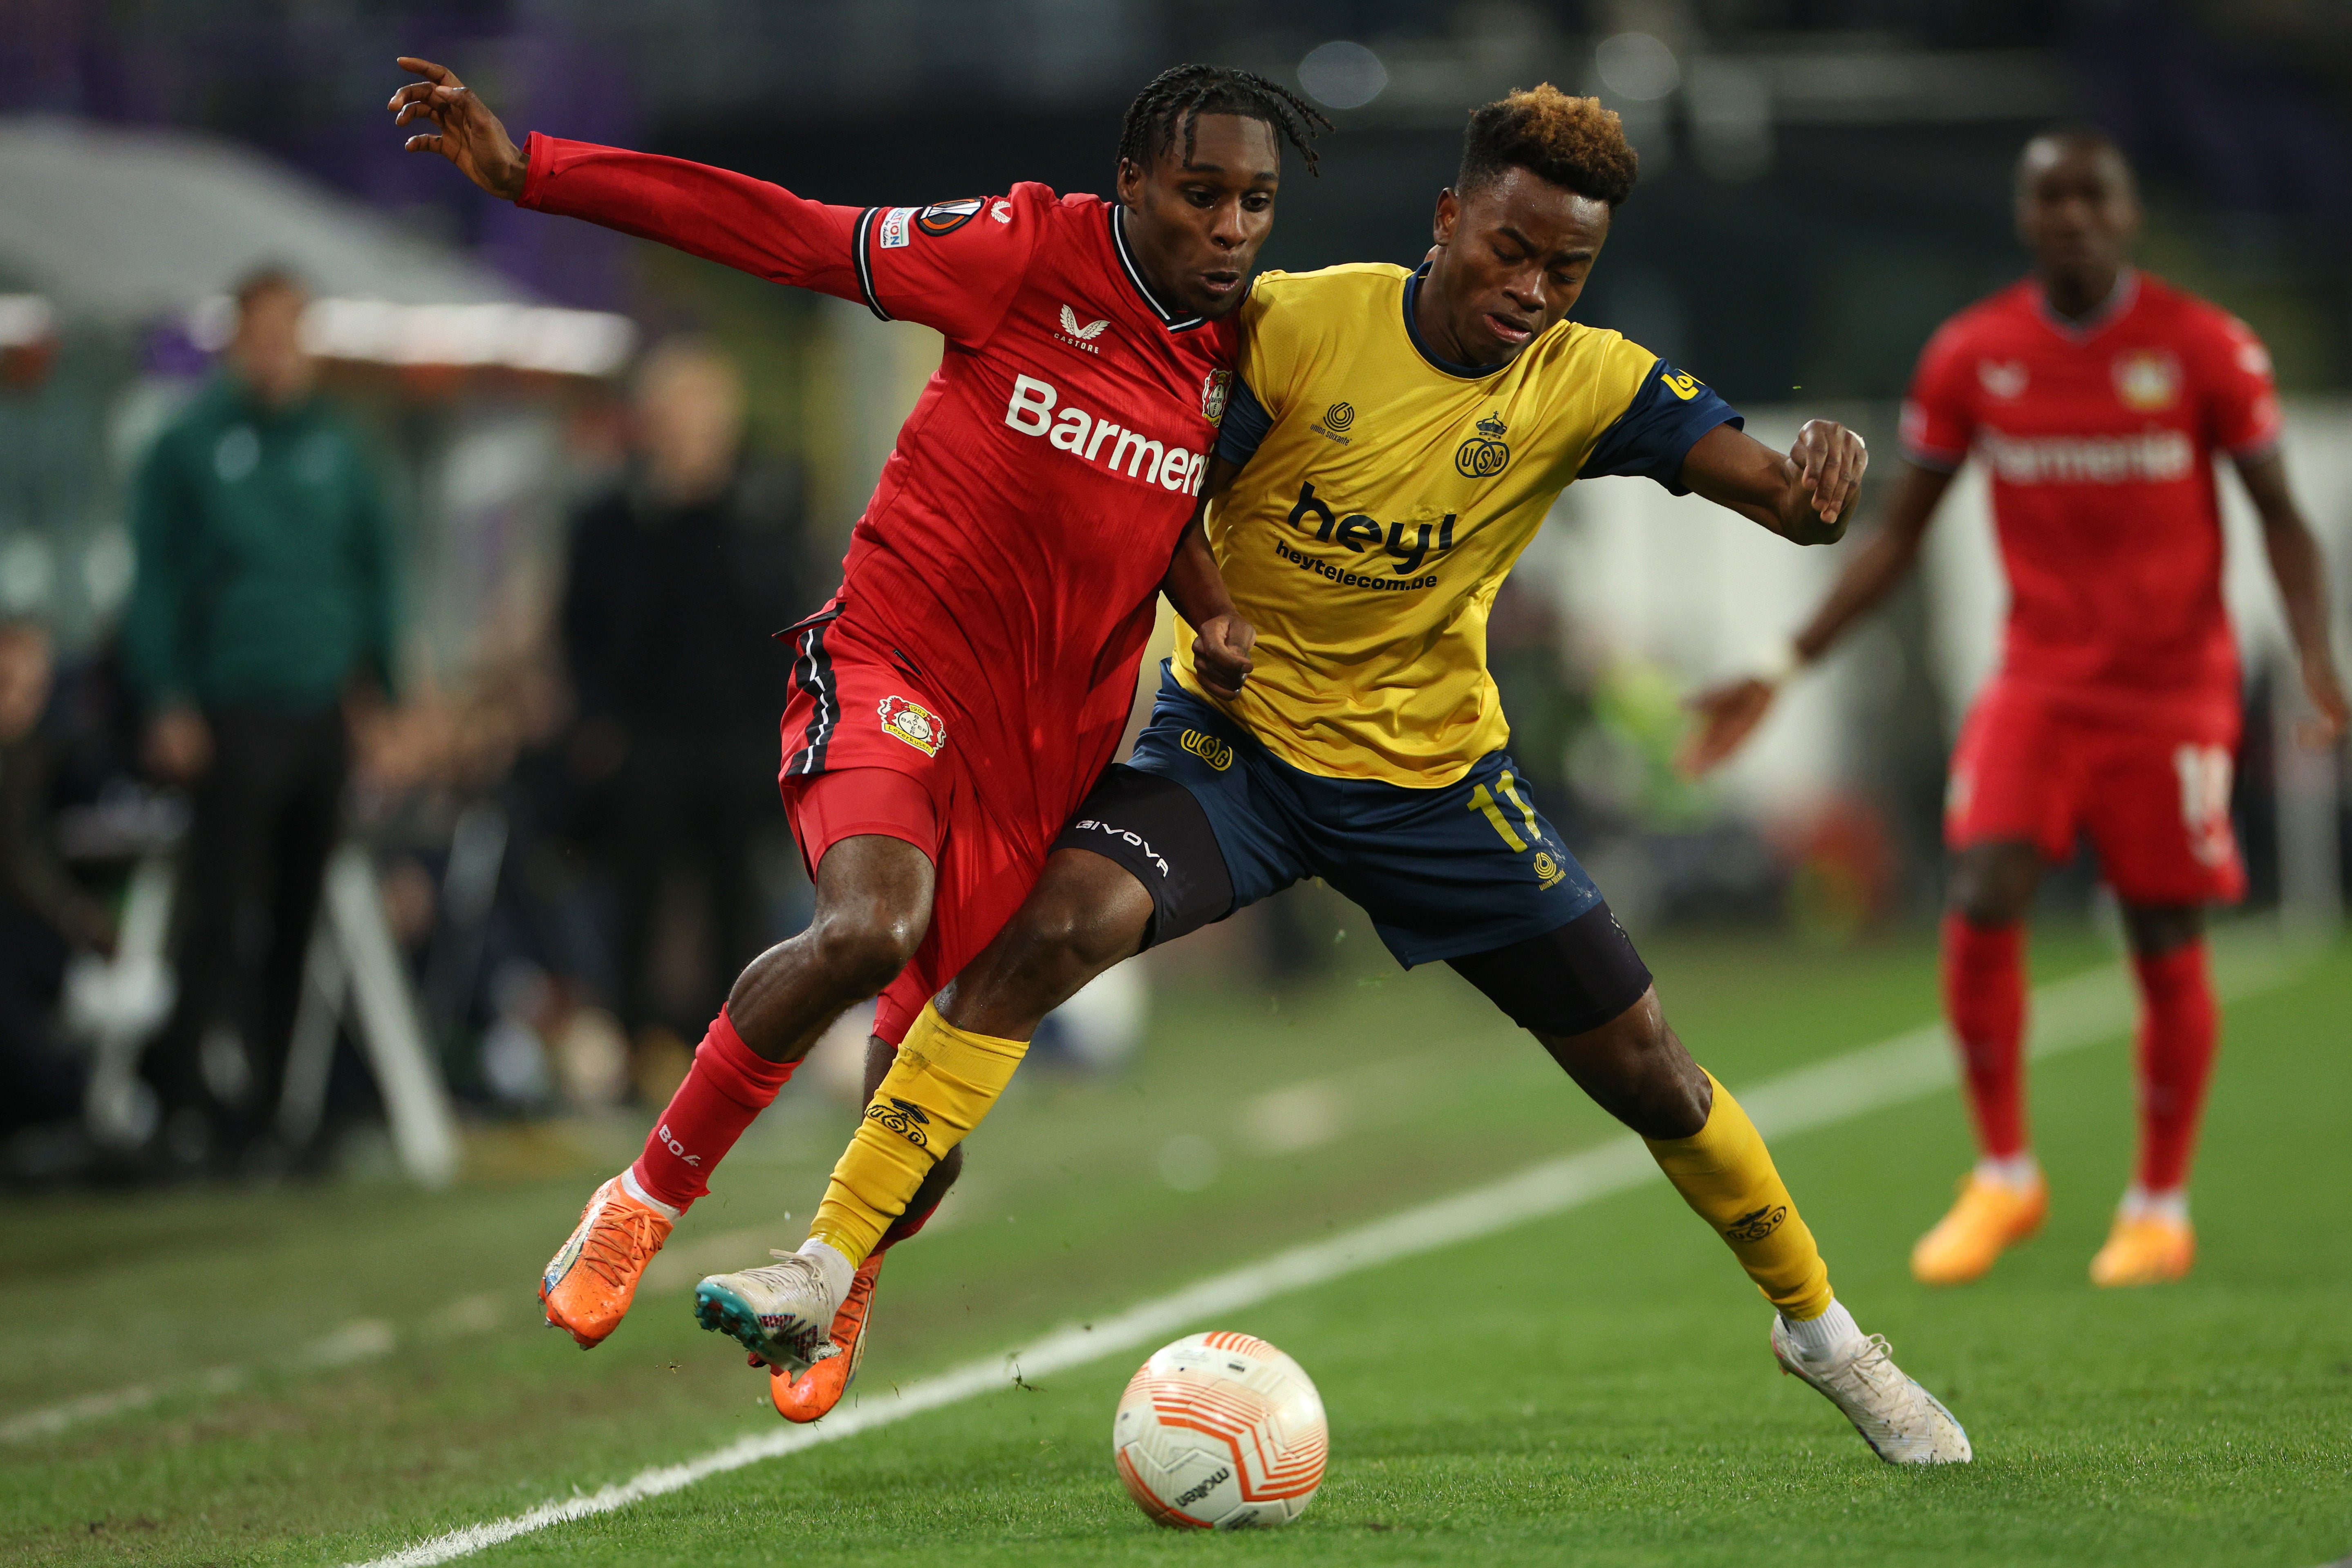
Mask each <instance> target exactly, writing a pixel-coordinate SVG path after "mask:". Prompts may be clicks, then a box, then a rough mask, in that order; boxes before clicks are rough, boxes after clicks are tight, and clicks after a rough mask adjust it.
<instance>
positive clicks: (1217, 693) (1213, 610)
mask: <svg viewBox="0 0 2352 1568" xmlns="http://www.w3.org/2000/svg"><path fill="white" fill-rule="evenodd" d="M1240 472H1241V465H1240V464H1238V463H1235V462H1231V461H1229V460H1227V459H1226V458H1220V457H1215V456H1212V457H1211V458H1210V459H1209V475H1208V479H1207V482H1205V483H1204V484H1202V486H1201V504H1200V505H1199V506H1197V507H1195V508H1194V509H1193V510H1192V521H1189V522H1187V523H1186V524H1185V525H1184V537H1183V538H1182V539H1181V540H1179V541H1178V542H1177V545H1176V558H1175V559H1174V560H1173V561H1171V562H1170V563H1168V575H1167V576H1166V577H1164V578H1162V579H1160V592H1161V593H1163V594H1165V595H1168V602H1169V603H1170V604H1171V605H1175V606H1176V613H1177V614H1178V615H1180V616H1183V617H1184V620H1185V622H1186V624H1187V625H1189V626H1192V630H1193V632H1194V633H1195V634H1196V635H1195V636H1194V637H1193V639H1192V659H1193V664H1192V668H1193V671H1194V673H1196V674H1197V675H1199V676H1200V678H1201V684H1202V686H1204V687H1206V688H1207V689H1208V691H1209V695H1210V696H1212V697H1215V698H1219V699H1221V700H1224V701H1227V702H1230V701H1232V700H1234V698H1236V697H1239V696H1240V695H1241V694H1242V682H1243V681H1244V680H1246V679H1249V672H1250V649H1251V647H1254V646H1255V644H1256V642H1257V629H1256V628H1255V626H1251V625H1250V624H1249V622H1247V621H1245V620H1244V619H1243V618H1242V613H1241V612H1240V611H1239V610H1237V609H1235V608H1234V600H1233V595H1230V594H1228V593H1227V592H1225V575H1224V574H1223V573H1222V572H1220V571H1218V570H1217V558H1216V557H1215V556H1214V555H1213V554H1212V553H1210V551H1209V535H1208V531H1207V530H1205V529H1204V528H1202V526H1201V519H1202V517H1203V516H1205V515H1207V513H1208V510H1209V503H1210V502H1211V501H1212V500H1215V499H1216V498H1217V497H1218V496H1221V495H1223V493H1224V491H1225V487H1226V486H1228V485H1230V484H1232V483H1233V482H1234V475H1235V474H1237V473H1240Z"/></svg>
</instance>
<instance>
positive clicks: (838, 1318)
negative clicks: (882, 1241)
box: [768, 1252, 882, 1424]
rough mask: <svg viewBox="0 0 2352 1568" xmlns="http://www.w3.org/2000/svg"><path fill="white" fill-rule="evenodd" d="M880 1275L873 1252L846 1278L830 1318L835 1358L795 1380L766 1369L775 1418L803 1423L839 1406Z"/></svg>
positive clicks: (859, 1355)
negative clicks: (837, 1351)
mask: <svg viewBox="0 0 2352 1568" xmlns="http://www.w3.org/2000/svg"><path fill="white" fill-rule="evenodd" d="M881 1272H882V1254H880V1253H878V1252H877V1253H876V1254H874V1256H872V1257H871V1258H867V1259H866V1261H865V1262H863V1263H861V1264H859V1265H858V1266H857V1272H856V1275H855V1276H854V1277H852V1279H850V1281H849V1294H848V1296H847V1297H846V1298H845V1299H844V1300H843V1301H842V1303H841V1310H839V1311H837V1312H835V1313H834V1315H833V1332H832V1335H831V1338H832V1340H833V1342H834V1343H835V1344H836V1345H839V1346H840V1347H841V1353H840V1354H839V1355H835V1356H827V1357H826V1358H825V1359H824V1360H823V1361H821V1362H819V1363H816V1364H815V1365H814V1366H813V1367H811V1368H809V1369H808V1370H807V1371H806V1372H804V1373H801V1374H800V1375H799V1376H798V1377H793V1376H790V1375H789V1374H787V1373H785V1372H784V1370H783V1369H782V1367H778V1366H770V1367H769V1368H768V1373H769V1377H768V1397H769V1399H770V1400H772V1401H773V1402H774V1404H775V1406H776V1414H777V1415H781V1416H782V1417H783V1418H784V1419H785V1420H787V1421H798V1422H802V1423H803V1424H805V1423H807V1422H811V1421H814V1420H815V1419H816V1418H817V1417H819V1416H820V1415H824V1414H825V1413H826V1412H828V1411H830V1410H831V1409H832V1408H833V1407H834V1406H835V1405H838V1404H840V1403H841V1396H842V1395H843V1394H846V1393H848V1392H849V1382H850V1379H852V1378H854V1377H856V1375H857V1363H858V1362H860V1361H861V1360H863V1359H864V1358H865V1355H866V1314H867V1313H869V1312H871V1311H872V1310H874V1281H875V1279H877V1277H878V1276H879V1275H880V1274H881Z"/></svg>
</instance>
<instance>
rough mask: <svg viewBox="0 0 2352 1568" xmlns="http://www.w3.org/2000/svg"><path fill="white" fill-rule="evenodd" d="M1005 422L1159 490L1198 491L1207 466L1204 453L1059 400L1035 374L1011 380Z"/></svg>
mask: <svg viewBox="0 0 2352 1568" xmlns="http://www.w3.org/2000/svg"><path fill="white" fill-rule="evenodd" d="M1057 406H1058V407H1059V408H1060V410H1061V412H1060V414H1059V415H1058V416H1057V415H1056V414H1055V408H1056V407H1057ZM1004 422H1005V423H1006V424H1007V425H1010V426H1013V428H1014V429H1015V430H1018V431H1020V432H1021V433H1022V434H1023V435H1024V436H1044V437H1046V438H1047V439H1048V440H1050V441H1052V442H1053V444H1054V445H1055V446H1056V447H1060V448H1061V449H1062V450H1063V451H1065V452H1067V453H1069V454H1070V455H1071V456H1072V457H1074V458H1080V459H1082V460H1084V461H1086V462H1089V463H1092V462H1096V461H1100V462H1101V463H1102V464H1103V465H1104V466H1105V467H1106V468H1109V469H1110V470H1111V471H1112V472H1113V473H1124V474H1126V475H1127V476H1128V477H1129V479H1141V480H1143V481H1144V482H1145V483H1146V484H1154V485H1158V486H1159V487H1160V489H1163V490H1180V491H1181V492H1182V493H1184V494H1185V495H1198V494H1200V493H1201V475H1202V470H1204V469H1205V468H1207V467H1208V465H1209V455H1208V454H1207V453H1206V452H1191V451H1186V450H1185V449H1184V448H1183V447H1163V446H1162V445H1161V444H1160V442H1158V441H1154V440H1152V439H1151V438H1150V437H1147V436H1144V435H1142V434H1141V433H1139V432H1138V431H1134V430H1129V429H1124V428H1122V427H1121V426H1118V425H1115V424H1113V423H1112V422H1111V421H1109V420H1108V419H1104V418H1101V417H1099V416H1095V415H1091V414H1088V413H1087V412H1086V411H1085V410H1083V409H1081V408H1079V407H1078V406H1077V405H1076V404H1066V403H1063V402H1062V401H1061V394H1059V393H1058V392H1056V391H1055V390H1054V388H1053V387H1052V386H1050V385H1048V384H1046V383H1045V382H1042V381H1039V380H1038V379H1037V378H1036V377H1035V376H1034V375H1016V376H1014V377H1013V400H1012V401H1011V402H1010V403H1007V404H1006V405H1004Z"/></svg>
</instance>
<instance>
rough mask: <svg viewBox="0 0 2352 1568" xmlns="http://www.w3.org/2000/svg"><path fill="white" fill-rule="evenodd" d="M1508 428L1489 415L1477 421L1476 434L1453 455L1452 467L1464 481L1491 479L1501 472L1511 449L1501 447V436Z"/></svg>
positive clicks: (1507, 460) (1509, 458) (1508, 459)
mask: <svg viewBox="0 0 2352 1568" xmlns="http://www.w3.org/2000/svg"><path fill="white" fill-rule="evenodd" d="M1507 428H1508V426H1505V425H1504V423H1503V422H1502V421H1501V420H1500V419H1497V418H1496V417H1495V416H1493V415H1491V414H1489V415H1488V416H1486V417H1485V418H1484V419H1481V420H1480V421H1478V434H1476V435H1475V436H1473V437H1470V439H1468V440H1467V441H1465V442H1463V443H1462V445H1461V447H1459V448H1457V449H1456V450H1455V452H1454V467H1455V468H1458V469H1460V470H1461V471H1462V474H1463V476H1464V477H1465V479H1493V478H1494V477H1495V476H1496V474H1499V473H1501V472H1502V471H1503V465H1504V464H1505V463H1507V462H1509V461H1510V460H1511V449H1510V448H1509V447H1507V446H1505V445H1503V434H1504V432H1505V430H1506V429H1507Z"/></svg>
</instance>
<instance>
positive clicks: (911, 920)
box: [808, 900, 925, 1002]
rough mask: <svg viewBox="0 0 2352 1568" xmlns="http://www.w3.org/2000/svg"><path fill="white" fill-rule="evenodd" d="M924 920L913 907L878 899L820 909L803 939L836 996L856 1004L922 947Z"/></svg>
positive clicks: (889, 979) (889, 977)
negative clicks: (894, 905) (893, 904)
mask: <svg viewBox="0 0 2352 1568" xmlns="http://www.w3.org/2000/svg"><path fill="white" fill-rule="evenodd" d="M924 924H925V922H924V921H923V919H922V918H921V916H920V915H919V913H917V912H916V911H913V910H905V909H900V908H895V907H893V906H892V905H891V904H889V903H887V902H886V901H884V900H861V901H859V902H856V903H853V904H850V905H848V906H847V907H845V908H835V909H829V910H819V911H818V912H817V918H816V920H815V921H814V923H813V924H811V926H810V927H809V931H808V938H809V942H810V943H811V945H812V946H813V947H814V950H815V957H816V963H817V968H818V970H819V972H820V973H823V974H824V977H825V978H826V980H828V981H829V982H830V983H831V985H832V988H833V989H834V990H835V991H836V992H837V993H838V994H840V995H841V996H843V997H845V998H846V999H848V1000H850V1001H858V1002H862V1001H864V1000H865V999H866V997H868V996H871V995H874V994H876V993H877V992H879V991H880V990H881V989H882V988H883V987H884V986H885V985H887V984H890V982H891V981H892V980H893V979H895V978H896V977H897V975H898V972H899V971H900V970H902V969H904V968H906V967H907V962H908V960H909V959H911V958H913V957H914V956H915V950H916V949H917V948H918V947H919V946H921V945H922V941H923V927H924Z"/></svg>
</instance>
